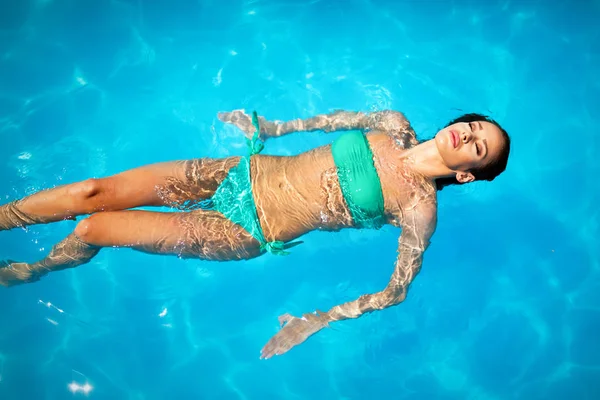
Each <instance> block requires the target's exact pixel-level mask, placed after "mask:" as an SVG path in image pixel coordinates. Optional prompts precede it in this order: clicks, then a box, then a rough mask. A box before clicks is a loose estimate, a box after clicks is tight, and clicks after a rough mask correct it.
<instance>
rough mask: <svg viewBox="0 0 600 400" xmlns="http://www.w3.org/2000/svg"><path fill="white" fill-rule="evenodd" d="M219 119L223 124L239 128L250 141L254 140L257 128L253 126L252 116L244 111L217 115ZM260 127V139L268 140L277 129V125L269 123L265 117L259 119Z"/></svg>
mask: <svg viewBox="0 0 600 400" xmlns="http://www.w3.org/2000/svg"><path fill="white" fill-rule="evenodd" d="M217 118H219V120H220V121H221V122H224V123H226V124H232V125H235V126H237V127H238V128H239V129H240V130H241V131H242V132H244V134H245V135H246V137H247V138H248V139H252V136H253V135H254V132H256V128H255V127H254V125H253V124H252V115H249V114H246V112H245V111H244V110H233V111H231V112H220V113H218V114H217ZM258 122H259V125H260V132H259V135H258V136H259V138H260V139H263V140H264V139H266V138H268V137H271V136H272V133H273V132H274V130H275V129H276V126H277V125H276V123H274V122H270V121H267V120H266V119H264V118H263V117H258Z"/></svg>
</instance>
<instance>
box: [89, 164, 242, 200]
mask: <svg viewBox="0 0 600 400" xmlns="http://www.w3.org/2000/svg"><path fill="white" fill-rule="evenodd" d="M238 162H239V157H229V158H220V159H212V158H197V159H192V160H185V161H172V162H164V163H156V164H150V165H145V166H143V167H139V168H134V169H131V170H128V171H124V172H121V173H119V174H117V175H113V176H110V177H108V178H104V179H102V181H103V182H102V185H101V186H102V188H103V192H104V193H105V196H106V197H108V196H110V197H111V198H112V199H113V200H112V201H113V202H115V203H118V204H115V207H114V208H112V209H113V210H123V209H127V208H133V207H141V206H172V207H176V208H180V209H186V208H188V207H191V206H192V205H193V204H195V203H196V202H197V201H199V200H204V199H207V198H209V197H210V196H212V195H213V194H214V192H215V191H216V190H217V188H218V187H219V185H220V184H221V182H223V180H224V179H225V177H226V176H227V173H228V172H229V170H230V169H231V168H232V167H233V166H235V165H236V164H237V163H238ZM100 201H101V200H100Z"/></svg>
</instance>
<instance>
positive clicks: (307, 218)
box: [251, 146, 351, 241]
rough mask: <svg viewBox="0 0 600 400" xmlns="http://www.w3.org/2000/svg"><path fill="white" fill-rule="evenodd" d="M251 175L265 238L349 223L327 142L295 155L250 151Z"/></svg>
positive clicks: (285, 238) (292, 235) (288, 237)
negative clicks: (252, 153) (272, 154)
mask: <svg viewBox="0 0 600 400" xmlns="http://www.w3.org/2000/svg"><path fill="white" fill-rule="evenodd" d="M251 179H252V190H253V195H254V201H255V203H256V208H257V213H258V218H259V220H260V223H261V226H262V228H263V231H264V235H265V238H266V239H267V240H282V241H289V240H293V239H295V238H297V237H299V236H301V235H303V234H305V233H307V232H310V231H311V230H315V229H321V230H337V229H340V228H342V227H347V226H351V219H350V220H349V219H348V216H349V215H350V213H349V211H348V210H347V207H346V205H345V202H344V200H343V197H342V196H341V189H340V187H339V182H338V181H337V175H336V172H335V164H334V162H333V156H332V155H331V151H330V149H329V146H323V147H319V148H316V149H314V150H311V151H308V152H305V153H301V154H299V155H295V156H270V155H256V156H253V157H252V160H251Z"/></svg>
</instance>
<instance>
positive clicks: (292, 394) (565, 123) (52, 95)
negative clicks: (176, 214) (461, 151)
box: [0, 0, 600, 400]
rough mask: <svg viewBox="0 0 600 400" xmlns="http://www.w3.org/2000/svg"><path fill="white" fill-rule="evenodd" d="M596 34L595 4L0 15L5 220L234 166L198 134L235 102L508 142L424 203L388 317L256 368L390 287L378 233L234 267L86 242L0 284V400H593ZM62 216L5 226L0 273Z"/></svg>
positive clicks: (599, 293) (389, 248)
mask: <svg viewBox="0 0 600 400" xmlns="http://www.w3.org/2000/svg"><path fill="white" fill-rule="evenodd" d="M561 3H562V4H561ZM599 17H600V3H599V2H598V1H597V0H596V1H577V2H574V3H567V2H558V1H557V2H552V3H546V2H542V1H527V2H516V1H508V0H505V1H496V2H494V1H488V2H483V1H481V2H479V1H467V0H457V1H453V2H438V1H431V0H430V1H423V2H416V1H400V2H393V1H383V0H371V1H368V0H360V1H359V0H350V1H347V2H341V1H324V0H322V1H319V0H314V1H298V0H292V1H277V2H276V1H266V0H263V1H260V0H251V1H238V0H229V1H227V2H219V1H214V0H199V1H192V0H178V1H174V0H171V1H166V0H153V1H150V0H148V1H144V0H136V1H133V0H113V1H108V0H106V1H99V0H94V1H92V0H90V1H86V2H83V1H76V0H65V1H51V0H50V1H48V0H23V1H20V2H8V1H3V2H1V3H0V143H1V145H0V179H1V181H0V182H1V184H0V199H1V202H2V203H5V202H8V201H10V200H13V199H16V198H20V197H23V196H25V195H27V194H31V193H33V192H35V191H38V190H41V189H44V188H48V187H53V186H56V185H60V184H64V183H70V182H74V181H78V180H83V179H86V178H89V177H103V176H108V175H111V174H115V173H118V172H120V171H123V170H126V169H129V168H134V167H137V166H140V165H143V164H147V163H153V162H160V161H167V160H175V159H187V158H196V157H204V156H210V157H225V156H231V155H240V154H245V151H246V149H245V141H244V137H243V135H242V134H241V133H240V132H239V131H238V130H236V129H235V128H234V127H232V126H224V125H223V124H222V123H221V122H220V121H218V120H217V118H216V115H217V113H218V112H220V111H227V110H233V109H239V108H244V109H246V110H257V111H258V112H259V113H260V114H261V115H263V116H265V117H266V118H271V119H281V120H286V119H293V118H299V117H301V118H307V117H310V116H313V115H316V114H319V113H326V112H330V111H332V110H335V109H346V110H361V111H377V110H383V109H395V110H399V111H402V112H404V113H405V114H406V116H407V117H408V118H409V119H410V120H411V122H412V124H413V126H414V128H415V130H416V131H417V133H418V135H419V136H420V137H421V138H428V137H432V136H433V135H434V134H435V132H436V131H437V130H438V129H439V128H441V127H443V126H444V124H445V123H446V122H447V121H449V120H450V119H452V118H454V117H456V116H458V115H460V114H461V113H464V112H482V113H485V114H488V115H490V116H492V117H493V118H495V119H497V120H498V121H499V122H500V123H501V124H502V125H503V126H504V127H505V128H506V129H507V130H508V132H509V134H510V135H511V138H512V143H513V148H512V149H513V150H512V153H511V158H510V160H509V166H508V168H507V171H506V172H505V173H504V174H503V175H501V176H500V177H499V178H498V179H497V180H496V181H495V182H494V183H493V184H489V183H475V184H472V185H468V187H461V188H454V187H450V188H447V189H444V190H443V191H442V192H441V193H440V209H439V223H438V228H437V231H436V233H435V235H434V237H433V240H432V244H431V246H430V248H429V250H428V251H427V253H426V255H425V259H424V264H423V269H422V271H421V273H420V274H419V275H418V277H417V279H416V280H415V282H414V284H413V285H412V286H411V290H410V292H409V296H408V298H407V300H406V301H405V302H404V303H402V304H400V305H399V306H396V307H393V308H390V309H387V310H384V311H380V312H376V313H372V314H369V315H365V316H363V317H361V318H359V319H356V320H350V321H343V322H338V323H335V324H333V325H331V328H330V329H326V330H324V331H322V332H320V333H318V334H317V335H315V336H314V337H312V338H310V339H309V340H308V341H307V342H305V343H304V344H302V345H300V346H298V347H296V348H294V349H292V350H291V351H290V352H289V353H287V354H285V355H283V356H279V357H275V358H273V359H270V360H259V352H260V349H261V348H262V346H263V345H264V344H265V343H266V342H267V341H268V339H269V338H270V337H271V336H273V335H274V334H275V333H276V332H277V330H278V322H277V317H278V316H279V315H281V314H284V313H286V312H289V313H291V314H293V315H296V316H299V315H301V314H302V313H306V312H311V311H314V310H315V309H319V310H327V309H329V308H330V307H332V306H334V305H336V304H340V303H343V302H346V301H349V300H354V299H356V298H357V297H358V296H360V295H361V294H364V293H373V292H376V291H379V290H381V289H382V288H383V287H384V286H385V284H386V283H387V281H388V279H389V277H390V274H391V272H392V268H393V263H394V260H395V257H396V246H397V237H398V235H399V233H400V231H399V230H398V229H396V228H392V227H385V228H383V229H381V230H377V231H367V230H364V231H363V230H344V231H342V232H339V233H325V232H314V233H311V234H309V235H306V236H305V237H304V238H303V239H304V240H305V243H304V245H302V246H299V247H296V248H294V251H293V254H292V255H290V256H288V257H277V256H273V255H265V256H263V257H260V258H258V259H255V260H251V261H247V262H246V261H245V262H234V263H214V262H213V263H211V262H203V261H198V260H181V259H178V258H176V257H166V256H153V255H148V254H143V253H138V252H134V251H132V250H129V249H104V250H103V251H102V252H101V253H100V254H99V255H98V256H97V257H96V258H94V259H93V261H92V262H91V263H90V264H87V265H85V266H82V267H80V268H76V269H74V270H68V271H63V272H58V273H55V274H51V275H49V276H47V277H46V278H44V279H43V280H42V281H40V282H38V283H35V284H31V285H24V286H19V287H14V288H11V289H4V288H0V289H2V290H0V302H1V303H2V304H3V309H2V312H1V313H0V399H2V400H4V399H70V398H83V397H85V396H87V397H89V398H93V399H131V400H133V399H135V400H142V399H143V400H153V399H381V398H393V399H571V398H573V399H597V398H599V397H600V341H598V332H600V265H599V260H600V257H599V255H600V254H599V251H598V248H599V247H598V245H597V238H598V236H599V234H600V232H599V230H600V229H599V225H600V213H599V211H598V201H599V200H600V196H599V195H598V194H599V190H598V185H597V183H596V179H597V176H598V174H599V173H600V163H598V162H597V154H598V151H599V150H600V139H599V138H600V136H599V135H598V131H597V125H598V122H600V102H598V99H599V98H600V96H599V95H600V27H599V25H598V24H597V21H598V19H599ZM336 135H337V134H324V133H322V132H311V133H298V134H295V135H290V136H286V137H284V138H280V139H276V140H271V141H268V142H267V143H266V149H265V153H267V154H296V153H299V152H301V151H304V150H307V149H310V148H312V147H314V146H318V145H323V144H328V143H331V142H332V140H333V139H334V138H335V137H337V136H336ZM75 224H76V222H73V221H65V222H60V223H55V224H50V225H38V226H33V227H30V228H29V229H28V230H26V231H25V230H12V231H9V232H6V231H5V232H0V259H7V258H10V259H16V260H22V261H35V260H38V259H40V258H42V257H43V256H44V255H45V254H46V253H47V252H48V251H49V249H50V248H51V247H52V246H53V245H54V244H55V243H56V242H58V241H60V240H61V239H62V238H64V237H65V236H66V235H67V234H68V233H69V232H71V231H72V229H73V228H74V226H75Z"/></svg>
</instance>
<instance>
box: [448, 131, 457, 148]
mask: <svg viewBox="0 0 600 400" xmlns="http://www.w3.org/2000/svg"><path fill="white" fill-rule="evenodd" d="M450 140H451V141H452V147H454V148H456V146H458V134H457V133H456V132H454V131H450Z"/></svg>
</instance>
